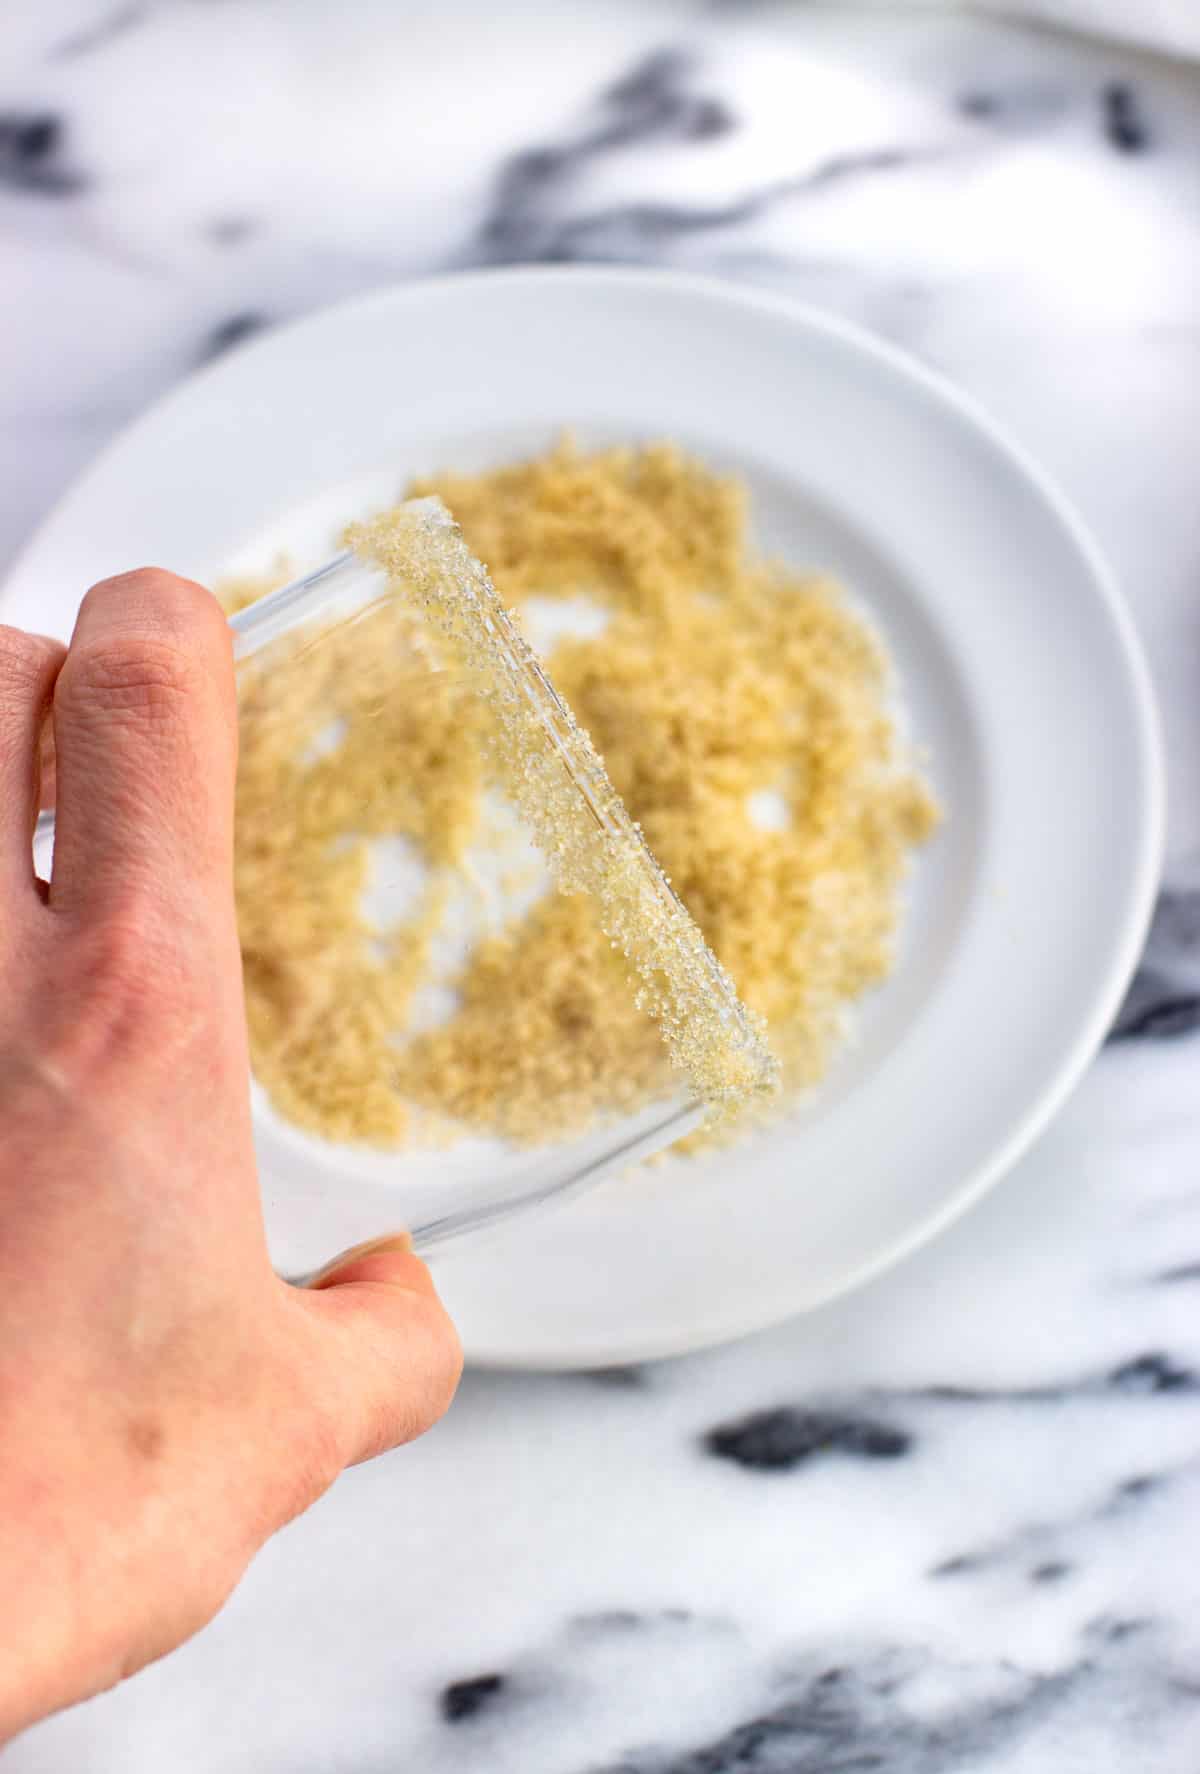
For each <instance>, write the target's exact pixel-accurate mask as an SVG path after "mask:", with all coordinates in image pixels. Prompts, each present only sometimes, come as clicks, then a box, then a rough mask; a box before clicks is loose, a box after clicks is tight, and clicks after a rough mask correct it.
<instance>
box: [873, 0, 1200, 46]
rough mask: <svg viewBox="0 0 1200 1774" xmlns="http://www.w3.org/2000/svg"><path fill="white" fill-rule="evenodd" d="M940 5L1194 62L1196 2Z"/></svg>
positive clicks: (1053, 0)
mask: <svg viewBox="0 0 1200 1774" xmlns="http://www.w3.org/2000/svg"><path fill="white" fill-rule="evenodd" d="M885 3H887V4H890V3H891V0H885ZM943 4H945V5H947V6H953V7H957V8H958V9H959V10H967V11H970V12H983V13H992V14H995V15H1001V16H1003V15H1007V16H1008V17H1010V18H1018V19H1025V20H1027V21H1029V22H1030V23H1035V24H1036V23H1040V24H1045V25H1056V26H1058V27H1059V28H1061V29H1063V30H1068V31H1085V32H1088V33H1089V34H1090V35H1092V36H1094V37H1112V38H1117V39H1119V40H1120V41H1122V42H1126V43H1136V44H1139V45H1140V46H1141V47H1142V48H1143V49H1153V50H1157V51H1158V53H1159V54H1160V55H1174V56H1195V57H1200V0H943Z"/></svg>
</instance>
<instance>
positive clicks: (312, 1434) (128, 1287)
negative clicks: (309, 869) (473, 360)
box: [0, 570, 460, 1742]
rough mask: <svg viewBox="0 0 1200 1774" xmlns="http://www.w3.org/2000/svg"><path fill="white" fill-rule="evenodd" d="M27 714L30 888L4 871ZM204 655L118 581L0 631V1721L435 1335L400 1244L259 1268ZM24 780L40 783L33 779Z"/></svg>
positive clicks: (63, 1686) (355, 1456) (226, 796)
mask: <svg viewBox="0 0 1200 1774" xmlns="http://www.w3.org/2000/svg"><path fill="white" fill-rule="evenodd" d="M47 720H49V721H50V722H51V724H52V728H53V738H54V746H53V749H54V753H55V775H56V779H57V790H56V792H57V836H56V847H55V857H54V875H53V880H52V881H51V883H50V884H49V886H48V887H47V885H46V884H45V883H39V882H38V881H37V880H36V879H35V877H34V872H33V864H32V856H31V847H30V834H31V832H32V828H33V822H34V818H35V815H36V811H37V807H38V801H39V776H40V775H41V771H40V769H39V751H40V750H41V751H42V755H46V754H45V749H44V742H43V731H44V728H45V725H46V723H47ZM236 750H237V722H236V716H235V703H234V682H233V664H232V657H231V650H230V640H229V633H228V629H227V626H226V624H225V622H224V620H223V617H222V614H221V611H220V609H219V607H218V605H217V603H216V602H215V600H214V599H213V598H212V597H211V596H210V595H209V593H208V592H206V591H204V590H202V589H201V587H199V586H197V585H191V584H189V583H187V582H186V581H184V580H181V579H176V578H175V577H173V576H172V575H171V574H168V573H162V572H158V571H149V570H147V571H142V572H138V573H132V574H127V575H124V576H122V577H121V578H118V579H114V580H109V581H106V582H105V583H103V584H101V585H98V586H96V587H94V588H93V589H92V591H91V592H89V594H88V596H87V597H86V598H85V600H84V603H83V606H82V609H81V611H80V614H79V619H78V623H77V626H76V630H75V635H74V638H73V640H72V643H71V647H70V650H69V652H65V651H64V649H63V648H62V647H60V646H59V645H57V643H55V642H51V641H45V640H40V639H37V638H36V637H33V636H29V635H24V634H20V633H18V632H16V631H15V630H12V629H6V628H2V627H0V979H2V980H3V981H4V991H3V992H2V993H0V1127H2V1128H3V1130H4V1134H3V1143H2V1145H0V1592H2V1593H3V1596H4V1610H3V1616H2V1617H0V1742H2V1741H4V1740H5V1739H6V1738H7V1737H9V1736H11V1735H12V1734H13V1733H14V1732H16V1731H17V1730H19V1729H21V1728H22V1727H23V1726H24V1725H26V1724H28V1723H30V1722H31V1721H32V1720H34V1719H35V1718H38V1717H40V1716H42V1715H43V1714H45V1713H47V1712H50V1711H52V1710H54V1709H55V1708H57V1707H60V1706H64V1705H67V1704H69V1703H70V1702H71V1701H73V1700H77V1699H81V1698H83V1697H84V1696H85V1695H89V1694H93V1693H96V1692H98V1691H99V1690H101V1689H103V1688H106V1687H108V1686H111V1685H112V1684H113V1683H115V1682H117V1681H119V1680H121V1678H122V1677H124V1676H126V1675H128V1674H130V1673H131V1672H132V1671H134V1670H136V1669H139V1668H140V1667H141V1666H142V1665H143V1664H144V1663H147V1662H148V1661H150V1660H151V1659H152V1658H155V1657H158V1656H161V1655H162V1654H163V1653H164V1652H166V1651H168V1650H170V1649H171V1648H172V1647H173V1646H175V1645H177V1644H178V1643H180V1641H181V1640H183V1639H185V1638H187V1637H188V1636H189V1635H190V1634H191V1633H193V1632H195V1631H196V1630H197V1628H198V1627H200V1626H202V1625H203V1624H204V1622H205V1621H207V1620H208V1619H209V1618H210V1617H211V1616H212V1615H213V1614H214V1613H215V1612H216V1610H217V1609H218V1608H219V1607H220V1605H221V1603H222V1602H223V1601H224V1600H225V1598H226V1596H227V1595H228V1594H229V1592H230V1590H231V1589H232V1588H233V1586H234V1584H235V1583H236V1582H237V1581H238V1579H239V1577H240V1576H241V1574H242V1572H243V1570H244V1569H245V1567H246V1565H247V1563H248V1562H249V1560H250V1559H251V1558H252V1557H253V1555H254V1553H255V1551H256V1550H257V1549H258V1547H259V1546H260V1545H261V1544H262V1542H263V1541H264V1540H265V1539H267V1538H268V1536H269V1535H271V1534H272V1533H273V1532H274V1531H275V1530H276V1529H277V1528H279V1527H280V1526H282V1525H283V1524H284V1523H285V1522H286V1521H288V1520H290V1519H291V1518H292V1517H293V1516H294V1515H296V1514H297V1513H298V1512H299V1511H300V1510H302V1509H304V1508H306V1507H307V1505H308V1504H309V1503H311V1502H312V1501H313V1500H314V1498H316V1497H317V1496H318V1495H319V1494H320V1493H321V1492H322V1491H323V1490H324V1489H325V1488H326V1487H327V1486H328V1485H329V1484H330V1483H331V1482H332V1480H333V1479H334V1478H335V1477H336V1475H337V1474H338V1473H339V1472H340V1471H341V1469H342V1468H343V1467H344V1466H346V1465H347V1464H349V1463H350V1462H352V1461H356V1460H360V1459H365V1458H367V1457H368V1456H370V1455H372V1454H375V1453H378V1452H380V1451H382V1450H383V1449H384V1448H387V1447H391V1446H394V1445H395V1444H397V1443H399V1442H402V1441H406V1440H408V1439H410V1438H411V1437H412V1436H414V1435H417V1434H419V1433H420V1432H421V1431H422V1430H423V1429H425V1428H426V1427H428V1425H429V1424H430V1423H432V1422H433V1421H434V1419H435V1418H436V1417H437V1416H439V1415H440V1413H441V1412H442V1410H443V1409H444V1408H445V1406H446V1404H447V1403H448V1401H449V1399H450V1396H451V1394H452V1392H453V1390H454V1385H455V1382H456V1380H457V1376H458V1370H459V1360H460V1357H459V1351H458V1345H457V1341H456V1338H455V1335H454V1332H453V1330H452V1329H451V1327H450V1325H449V1323H448V1321H447V1320H446V1317H445V1315H444V1313H443V1311H442V1309H441V1307H440V1305H439V1304H438V1301H437V1299H436V1296H435V1295H434V1292H433V1289H432V1286H431V1283H430V1280H429V1276H428V1274H427V1272H426V1270H425V1268H424V1266H423V1265H422V1264H421V1263H420V1262H419V1261H418V1260H417V1259H416V1258H415V1257H414V1256H413V1255H412V1253H411V1251H410V1250H409V1249H408V1247H407V1244H406V1242H405V1241H404V1240H399V1241H397V1240H391V1241H388V1242H385V1244H384V1245H383V1246H382V1247H371V1248H368V1249H365V1250H360V1251H358V1252H352V1253H348V1254H347V1256H346V1257H345V1258H343V1259H341V1260H340V1262H338V1263H337V1264H335V1265H334V1266H333V1267H332V1268H331V1269H330V1270H329V1271H328V1272H327V1273H325V1274H323V1275H322V1276H321V1277H320V1278H319V1279H318V1282H317V1283H315V1284H314V1285H313V1286H312V1287H311V1288H310V1289H307V1290H301V1289H297V1288H292V1287H289V1286H287V1285H285V1284H284V1283H283V1282H281V1281H280V1280H279V1279H278V1278H277V1277H276V1276H275V1275H274V1273H273V1272H272V1269H271V1266H270V1263H269V1261H268V1258H267V1251H266V1244H265V1240H264V1236H263V1228H262V1221H261V1214H260V1207H259V1197H258V1186H257V1179H256V1175H255V1167H254V1157H253V1151H252V1146H251V1139H250V1112H249V1102H248V1089H247V1080H248V1058H247V1048H246V1021H245V1011H244V1006H243V998H242V975H241V963H240V956H239V952H238V942H237V927H236V917H235V912H234V902H233V880H232V876H233V860H232V849H233V783H234V766H235V757H236ZM43 786H48V785H46V784H44V785H43Z"/></svg>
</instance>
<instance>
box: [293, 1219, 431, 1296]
mask: <svg viewBox="0 0 1200 1774" xmlns="http://www.w3.org/2000/svg"><path fill="white" fill-rule="evenodd" d="M411 1249H412V1239H411V1238H410V1237H409V1235H408V1233H407V1232H389V1233H387V1235H386V1236H385V1237H383V1238H368V1239H367V1241H366V1243H365V1244H352V1245H351V1246H350V1249H349V1250H344V1251H343V1252H342V1253H341V1255H340V1256H337V1257H334V1258H333V1260H332V1261H331V1262H328V1263H325V1264H324V1265H323V1266H322V1267H321V1268H320V1269H318V1270H317V1272H316V1274H315V1275H310V1276H309V1278H308V1280H307V1281H306V1282H305V1284H304V1285H305V1287H321V1286H322V1285H323V1283H325V1282H326V1281H328V1279H329V1277H330V1276H331V1275H335V1274H336V1273H337V1271H338V1270H339V1269H344V1268H345V1267H346V1266H347V1264H349V1263H356V1262H357V1261H358V1260H359V1258H360V1257H377V1256H382V1255H384V1254H391V1253H392V1252H393V1251H394V1252H395V1253H396V1254H397V1255H400V1254H401V1253H403V1252H406V1251H410V1250H411Z"/></svg>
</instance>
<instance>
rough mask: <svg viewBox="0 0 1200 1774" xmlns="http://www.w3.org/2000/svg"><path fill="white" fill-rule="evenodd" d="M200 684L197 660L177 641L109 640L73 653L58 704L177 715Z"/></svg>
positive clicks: (142, 636) (86, 644)
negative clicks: (176, 710) (179, 708)
mask: <svg viewBox="0 0 1200 1774" xmlns="http://www.w3.org/2000/svg"><path fill="white" fill-rule="evenodd" d="M197 683H198V672H197V665H196V661H195V660H194V659H193V658H192V657H191V656H190V655H189V654H188V652H187V651H186V650H185V649H184V648H182V647H180V646H179V645H178V644H177V643H176V642H175V641H173V640H165V639H162V638H160V637H158V636H153V635H146V634H121V635H108V636H105V637H104V638H103V639H96V640H93V641H84V642H82V643H81V644H80V645H78V646H76V647H73V648H72V649H71V652H70V654H69V655H68V657H67V662H66V664H65V665H64V666H63V669H62V673H61V676H60V678H59V686H58V698H57V699H58V701H59V702H60V704H61V703H62V702H65V703H67V704H68V705H70V704H72V703H79V702H87V703H88V704H89V705H91V706H100V707H103V708H105V709H107V710H110V711H117V712H121V711H138V712H146V713H150V714H153V713H157V712H173V711H174V710H175V709H176V708H177V707H178V705H179V704H180V703H181V702H185V701H187V700H188V698H189V697H190V696H192V695H193V694H194V692H195V690H196V688H197Z"/></svg>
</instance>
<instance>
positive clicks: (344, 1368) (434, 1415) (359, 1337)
mask: <svg viewBox="0 0 1200 1774" xmlns="http://www.w3.org/2000/svg"><path fill="white" fill-rule="evenodd" d="M297 1303H298V1304H300V1303H303V1305H304V1307H305V1309H306V1310H307V1311H308V1312H309V1313H310V1314H311V1315H312V1317H314V1318H315V1319H316V1320H317V1321H318V1323H319V1325H320V1328H321V1333H322V1344H323V1347H324V1350H325V1352H326V1355H327V1359H328V1361H329V1363H330V1365H331V1379H330V1387H329V1396H330V1397H332V1398H333V1399H335V1400H336V1406H335V1408H336V1411H337V1413H338V1420H337V1422H336V1424H335V1426H334V1439H335V1441H336V1445H337V1450H338V1459H339V1462H340V1464H342V1465H347V1466H350V1465H354V1464H355V1463H356V1462H357V1461H359V1460H368V1459H370V1458H371V1457H372V1456H373V1455H375V1454H381V1453H383V1452H384V1451H385V1450H386V1449H388V1448H393V1447H398V1446H400V1444H401V1443H402V1442H406V1441H412V1440H414V1439H415V1437H416V1436H418V1435H423V1434H424V1432H425V1431H426V1430H427V1429H429V1428H431V1427H432V1426H433V1424H434V1423H436V1422H437V1420H438V1418H439V1417H440V1416H441V1415H442V1414H443V1412H444V1411H445V1410H446V1408H447V1406H448V1405H449V1403H450V1400H451V1399H452V1398H453V1396H454V1393H455V1389H456V1388H457V1386H458V1381H459V1376H460V1375H461V1373H462V1349H461V1347H460V1345H459V1341H458V1335H457V1333H456V1331H455V1329H454V1326H453V1325H452V1324H451V1322H450V1319H449V1318H448V1316H447V1314H446V1311H445V1309H444V1307H443V1306H442V1304H441V1301H440V1300H439V1299H438V1297H437V1293H436V1291H435V1289H434V1285H433V1281H432V1279H431V1277H430V1274H429V1270H428V1269H427V1268H426V1267H425V1264H424V1263H423V1262H421V1260H420V1258H419V1257H415V1256H414V1255H413V1253H412V1250H411V1247H410V1246H409V1244H408V1241H407V1239H386V1240H379V1241H377V1242H376V1243H374V1244H370V1245H363V1246H360V1247H359V1248H358V1250H356V1251H349V1252H347V1253H346V1255H345V1256H344V1257H342V1258H339V1259H338V1260H337V1262H336V1263H335V1264H334V1265H332V1267H331V1268H330V1269H327V1270H325V1271H323V1272H322V1274H321V1275H320V1276H318V1278H317V1279H316V1281H315V1282H314V1283H313V1284H312V1288H311V1289H310V1290H308V1291H306V1292H304V1293H303V1294H299V1295H297Z"/></svg>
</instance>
